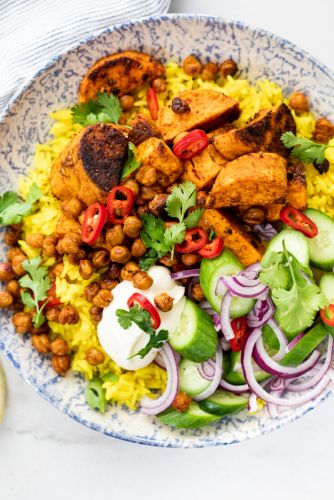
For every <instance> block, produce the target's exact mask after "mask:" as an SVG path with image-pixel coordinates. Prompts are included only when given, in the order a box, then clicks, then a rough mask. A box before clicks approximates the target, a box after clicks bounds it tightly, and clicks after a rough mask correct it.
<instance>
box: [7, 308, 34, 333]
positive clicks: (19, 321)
mask: <svg viewBox="0 0 334 500" xmlns="http://www.w3.org/2000/svg"><path fill="white" fill-rule="evenodd" d="M12 322H13V325H14V326H15V330H16V332H17V333H22V334H23V333H28V332H30V330H31V327H32V318H31V314H30V313H28V312H18V313H16V314H14V315H13V317H12Z"/></svg>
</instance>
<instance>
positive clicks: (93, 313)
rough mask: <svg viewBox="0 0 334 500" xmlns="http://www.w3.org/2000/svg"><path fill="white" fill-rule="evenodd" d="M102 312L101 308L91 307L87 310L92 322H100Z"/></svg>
mask: <svg viewBox="0 0 334 500" xmlns="http://www.w3.org/2000/svg"><path fill="white" fill-rule="evenodd" d="M102 312H103V308H102V307H97V306H92V307H91V308H90V309H89V314H90V317H91V318H92V320H93V321H97V322H98V321H101V319H102Z"/></svg>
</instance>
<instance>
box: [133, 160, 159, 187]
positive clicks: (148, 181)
mask: <svg viewBox="0 0 334 500" xmlns="http://www.w3.org/2000/svg"><path fill="white" fill-rule="evenodd" d="M136 180H137V181H138V182H139V184H142V185H143V186H153V184H155V183H156V182H157V171H156V169H155V168H154V167H152V166H151V165H145V166H143V167H140V168H139V169H138V170H137V174H136Z"/></svg>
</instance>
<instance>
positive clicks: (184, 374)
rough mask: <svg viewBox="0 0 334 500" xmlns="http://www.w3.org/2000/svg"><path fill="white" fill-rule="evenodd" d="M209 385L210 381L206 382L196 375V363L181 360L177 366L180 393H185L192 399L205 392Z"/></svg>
mask: <svg viewBox="0 0 334 500" xmlns="http://www.w3.org/2000/svg"><path fill="white" fill-rule="evenodd" d="M210 383H211V382H210V380H206V379H205V378H203V377H201V375H200V374H199V373H198V370H197V363H194V362H193V361H190V360H189V359H182V361H181V362H180V365H179V390H180V392H186V393H187V394H189V396H190V397H192V398H193V397H194V396H197V395H198V394H201V392H203V391H205V389H207V388H208V387H209V385H210Z"/></svg>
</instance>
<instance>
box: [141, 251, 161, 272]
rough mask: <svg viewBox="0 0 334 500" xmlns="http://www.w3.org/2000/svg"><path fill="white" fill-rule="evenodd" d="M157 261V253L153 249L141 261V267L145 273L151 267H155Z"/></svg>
mask: <svg viewBox="0 0 334 500" xmlns="http://www.w3.org/2000/svg"><path fill="white" fill-rule="evenodd" d="M157 260H159V256H158V254H157V252H156V251H155V250H154V249H153V248H150V249H149V250H148V251H147V252H146V254H145V255H144V256H143V257H142V258H141V259H140V261H139V266H140V268H141V269H143V271H148V270H149V269H150V267H152V266H154V264H155V263H156V261H157Z"/></svg>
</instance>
